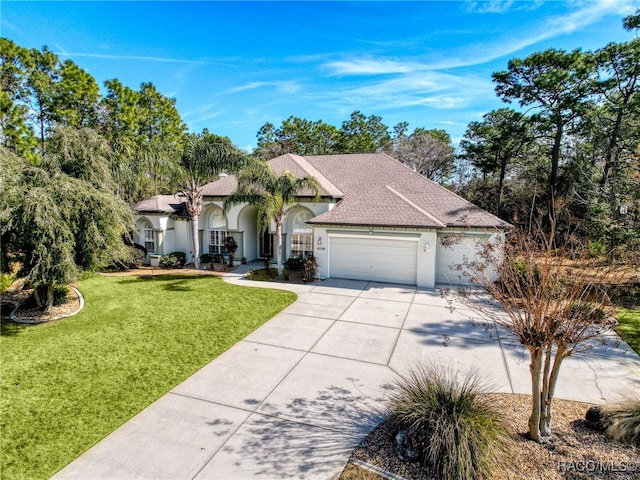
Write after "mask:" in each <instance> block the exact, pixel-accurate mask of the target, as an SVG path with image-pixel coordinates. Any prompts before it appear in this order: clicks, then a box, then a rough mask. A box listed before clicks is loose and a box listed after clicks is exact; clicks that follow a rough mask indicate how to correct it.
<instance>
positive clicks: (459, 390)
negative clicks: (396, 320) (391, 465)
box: [390, 365, 508, 480]
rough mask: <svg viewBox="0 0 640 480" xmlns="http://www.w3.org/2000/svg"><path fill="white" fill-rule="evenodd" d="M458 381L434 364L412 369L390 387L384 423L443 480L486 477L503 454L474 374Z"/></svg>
mask: <svg viewBox="0 0 640 480" xmlns="http://www.w3.org/2000/svg"><path fill="white" fill-rule="evenodd" d="M458 376H459V375H458V372H456V371H454V370H452V369H450V368H443V367H438V366H435V365H428V366H420V367H418V368H416V369H414V370H412V371H411V372H410V373H409V374H408V375H407V376H405V377H401V379H400V380H399V381H398V382H397V384H396V390H395V392H394V393H393V394H392V396H391V402H390V419H391V421H392V422H393V424H394V425H395V426H396V428H397V430H404V431H406V438H407V439H408V440H409V442H410V444H411V446H412V447H413V450H415V451H416V453H417V454H418V457H419V458H420V459H421V461H422V462H423V464H424V466H425V468H428V469H431V470H434V471H435V472H437V474H438V476H439V477H440V478H442V479H443V480H460V479H477V478H486V477H489V476H490V474H491V471H492V469H493V466H494V465H495V464H496V463H497V462H498V461H500V458H501V456H502V455H503V454H504V452H505V451H506V447H507V444H508V443H507V435H506V433H505V431H504V429H503V428H502V425H501V422H500V420H499V418H498V415H497V413H496V412H495V411H494V410H493V409H492V408H491V406H490V405H489V403H488V401H487V400H486V397H483V396H482V395H481V394H482V393H486V388H485V387H484V386H482V384H481V382H480V380H479V378H478V376H477V374H476V373H475V372H474V371H471V372H468V373H466V374H465V375H462V377H461V380H458Z"/></svg>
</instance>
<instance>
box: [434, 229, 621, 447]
mask: <svg viewBox="0 0 640 480" xmlns="http://www.w3.org/2000/svg"><path fill="white" fill-rule="evenodd" d="M553 237H554V234H553V230H552V233H551V234H545V233H543V232H542V230H541V229H540V230H538V231H537V234H535V235H531V234H527V233H523V232H518V231H513V232H511V233H510V234H508V235H507V241H506V244H504V245H502V244H497V243H488V242H487V243H485V244H483V245H479V248H480V253H479V254H478V255H477V256H476V257H475V258H473V259H469V258H466V259H465V260H464V261H463V264H461V265H457V266H456V268H457V269H458V270H459V271H460V272H461V274H462V275H463V276H464V277H466V279H467V280H468V282H469V283H470V284H475V285H479V286H481V287H483V288H484V289H486V291H487V292H488V293H489V294H490V295H491V296H492V297H493V298H494V299H495V300H496V302H497V303H498V304H499V306H500V307H502V308H496V307H497V305H496V304H495V302H487V301H486V298H485V299H483V298H482V297H483V295H482V292H480V295H479V290H478V288H469V287H465V288H460V289H458V290H456V291H451V290H450V291H448V292H446V294H445V297H446V298H448V300H449V301H452V300H453V298H456V299H458V300H460V301H461V302H462V303H464V304H465V305H467V306H468V307H470V308H471V309H473V310H474V311H476V312H478V313H480V314H481V315H483V316H485V317H486V318H487V319H489V320H491V321H493V322H495V323H496V324H497V325H498V326H501V327H503V328H505V329H506V330H508V331H509V332H510V333H512V334H513V335H515V337H517V339H518V340H519V341H520V343H521V344H523V345H525V346H526V347H527V349H528V350H529V354H530V359H531V364H530V366H529V368H530V373H531V393H532V405H531V416H530V417H529V435H530V437H531V439H532V440H535V441H538V442H542V441H545V440H547V439H548V438H549V437H550V436H551V420H552V401H553V397H554V394H555V389H556V384H557V382H558V375H559V373H560V367H561V365H562V362H563V360H564V359H565V358H567V357H569V356H570V355H572V354H574V353H576V352H577V351H580V350H587V349H588V348H589V343H588V341H589V340H592V339H598V340H599V341H605V340H604V337H603V336H602V334H603V333H604V332H605V331H607V330H609V329H610V328H611V327H612V326H613V325H614V324H615V319H614V318H613V317H612V315H611V314H612V313H613V309H612V306H611V303H610V300H609V296H608V294H607V291H606V288H605V287H606V284H607V274H608V272H607V271H606V269H605V268H603V267H602V266H601V265H598V267H597V268H596V267H595V265H594V262H593V260H589V259H588V258H582V257H580V258H579V259H577V260H571V261H567V260H563V257H560V256H557V255H556V251H555V250H554V249H553V240H554V238H553ZM496 271H497V272H498V280H497V281H494V280H495V276H494V275H493V273H494V272H496Z"/></svg>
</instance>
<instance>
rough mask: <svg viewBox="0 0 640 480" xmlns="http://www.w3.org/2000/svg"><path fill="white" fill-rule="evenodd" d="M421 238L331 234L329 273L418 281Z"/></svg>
mask: <svg viewBox="0 0 640 480" xmlns="http://www.w3.org/2000/svg"><path fill="white" fill-rule="evenodd" d="M417 260H418V239H417V238H408V239H406V240H405V239H402V240H401V239H396V238H389V237H369V236H362V237H348V236H333V235H331V236H330V237H329V276H330V277H334V278H350V279H354V280H371V281H375V282H389V283H405V284H409V285H415V284H416V273H417Z"/></svg>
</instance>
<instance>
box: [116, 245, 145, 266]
mask: <svg viewBox="0 0 640 480" xmlns="http://www.w3.org/2000/svg"><path fill="white" fill-rule="evenodd" d="M125 250H126V256H125V257H124V258H122V259H117V260H114V261H112V262H111V263H110V264H109V265H108V266H107V267H106V270H116V271H122V270H127V269H129V268H137V267H139V266H140V265H142V264H143V263H144V261H145V259H146V258H147V251H146V249H145V248H144V247H141V246H140V245H138V244H132V245H126V246H125Z"/></svg>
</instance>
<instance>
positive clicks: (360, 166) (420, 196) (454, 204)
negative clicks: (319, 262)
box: [304, 153, 509, 228]
mask: <svg viewBox="0 0 640 480" xmlns="http://www.w3.org/2000/svg"><path fill="white" fill-rule="evenodd" d="M304 158H305V159H306V160H307V161H308V162H309V163H310V164H311V165H313V166H314V167H315V168H316V169H318V170H319V171H320V172H322V173H323V174H324V175H325V177H326V178H327V179H328V180H329V181H331V182H332V183H333V184H334V185H336V186H337V187H338V188H340V189H341V190H342V191H343V192H344V194H345V195H344V198H343V199H342V200H341V201H340V203H339V204H338V205H337V206H336V207H335V208H334V209H333V210H330V211H329V212H326V213H324V214H322V215H319V216H317V217H315V218H313V219H311V220H310V221H309V223H316V224H342V225H346V224H351V225H372V226H392V225H397V226H415V227H444V226H448V227H496V228H507V227H509V224H508V223H507V222H504V221H503V220H501V219H499V218H498V217H496V216H495V215H492V214H490V213H489V212H487V211H485V210H482V209H481V208H479V207H477V206H475V205H473V204H472V203H471V202H468V201H467V200H465V199H464V198H462V197H460V196H458V195H456V194H455V193H453V192H451V191H449V190H447V189H446V188H444V187H441V186H440V185H438V184H436V183H435V182H432V181H431V180H429V179H428V178H425V177H423V176H422V175H420V174H418V173H416V172H414V171H412V170H410V169H409V168H407V167H406V166H405V165H403V164H401V163H400V162H398V161H397V160H395V159H394V158H392V157H390V156H389V155H386V154H384V153H365V154H350V155H312V156H305V157H304Z"/></svg>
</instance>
